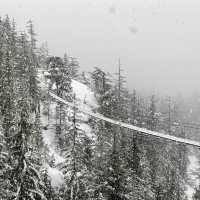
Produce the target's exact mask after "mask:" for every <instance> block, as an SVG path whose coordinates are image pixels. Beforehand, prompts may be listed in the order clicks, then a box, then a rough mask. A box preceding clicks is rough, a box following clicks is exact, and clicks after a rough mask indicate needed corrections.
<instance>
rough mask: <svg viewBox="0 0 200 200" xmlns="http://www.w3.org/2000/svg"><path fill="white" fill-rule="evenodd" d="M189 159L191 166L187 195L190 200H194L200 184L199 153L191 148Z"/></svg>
mask: <svg viewBox="0 0 200 200" xmlns="http://www.w3.org/2000/svg"><path fill="white" fill-rule="evenodd" d="M188 159H189V165H188V169H187V173H188V178H189V183H188V185H187V190H186V194H187V197H188V200H192V196H193V194H194V191H195V187H197V186H198V184H199V181H198V171H199V167H200V166H199V159H198V152H197V151H196V150H195V149H193V148H190V150H189V156H188Z"/></svg>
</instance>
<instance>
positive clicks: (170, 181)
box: [0, 16, 200, 200]
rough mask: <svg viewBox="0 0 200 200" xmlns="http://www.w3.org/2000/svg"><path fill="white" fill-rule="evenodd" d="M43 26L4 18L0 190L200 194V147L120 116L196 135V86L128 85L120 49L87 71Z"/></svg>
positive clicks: (126, 198) (165, 198)
mask: <svg viewBox="0 0 200 200" xmlns="http://www.w3.org/2000/svg"><path fill="white" fill-rule="evenodd" d="M39 34H40V33H37V32H36V30H35V26H34V23H33V22H32V21H31V20H30V21H28V22H27V24H26V30H24V31H23V32H21V31H18V29H17V24H16V22H15V21H14V20H13V19H12V18H11V17H9V16H2V17H1V18H0V200H200V176H199V175H200V174H199V173H200V165H199V158H200V157H199V156H200V151H199V147H195V146H192V145H188V144H185V143H184V142H182V143H181V142H176V141H172V140H168V139H166V138H162V136H161V137H156V136H152V135H150V134H148V133H142V132H140V131H137V129H136V130H133V129H131V128H130V129H128V128H124V127H122V126H120V122H122V123H126V124H129V125H133V127H139V128H143V129H145V130H149V131H153V132H155V133H160V134H163V135H171V136H175V137H177V138H183V139H184V138H185V139H190V140H192V141H195V142H198V141H200V136H199V134H198V132H199V129H200V124H198V120H199V119H200V118H199V116H200V109H199V108H200V107H199V97H200V95H197V94H196V95H193V96H192V97H182V96H181V95H174V96H173V95H171V96H167V97H166V96H164V95H163V96H162V95H157V94H155V93H153V92H152V93H151V94H146V93H142V92H141V91H137V89H135V88H134V87H132V88H131V89H130V88H129V87H127V84H126V81H127V80H126V77H125V71H124V69H123V59H116V65H115V66H113V68H112V69H113V73H110V72H107V71H105V70H104V69H103V68H101V66H94V67H93V70H91V71H85V70H83V69H82V67H81V63H79V60H78V59H77V58H76V55H68V54H67V53H65V52H63V56H57V55H52V54H50V53H49V49H48V47H47V45H40V42H41V41H38V38H37V36H38V35H39ZM57 37H59V36H57ZM117 56H118V57H120V55H117ZM141 84H142V83H141ZM50 94H54V95H55V96H56V97H58V98H54V97H52V95H50ZM59 98H60V99H61V100H59ZM64 101H65V102H67V103H63V102H64ZM197 107H198V108H197ZM88 113H89V114H88ZM90 113H91V114H90ZM93 115H97V116H103V117H105V118H106V119H107V118H109V119H112V120H116V121H118V122H119V125H116V124H113V123H110V122H108V121H106V120H103V119H100V118H97V117H94V116H93Z"/></svg>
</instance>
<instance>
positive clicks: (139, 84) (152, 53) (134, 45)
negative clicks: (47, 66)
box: [0, 0, 200, 95]
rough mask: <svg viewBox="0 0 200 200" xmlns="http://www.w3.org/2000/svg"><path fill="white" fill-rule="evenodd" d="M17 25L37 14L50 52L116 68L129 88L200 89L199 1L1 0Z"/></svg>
mask: <svg viewBox="0 0 200 200" xmlns="http://www.w3.org/2000/svg"><path fill="white" fill-rule="evenodd" d="M0 3H1V4H0V13H1V16H3V15H6V14H8V15H9V16H10V17H13V18H15V20H16V22H17V24H18V29H19V30H24V29H25V27H24V24H25V23H26V22H27V21H28V20H29V19H32V20H33V22H34V24H35V30H36V32H37V33H39V34H38V36H37V39H38V41H40V42H45V41H47V42H48V47H49V50H50V54H53V55H58V56H63V54H64V52H66V53H67V54H68V55H71V56H74V57H76V58H78V60H79V63H80V66H81V70H86V71H89V70H91V69H92V68H93V67H102V68H103V69H104V70H106V71H109V72H112V73H114V72H117V67H118V58H119V57H120V59H121V63H122V68H123V69H124V70H125V74H124V75H125V76H126V77H127V84H128V87H129V88H130V89H134V88H136V89H137V90H143V91H151V92H152V91H153V92H158V93H162V94H168V95H169V94H174V93H177V92H179V93H180V92H181V93H182V94H188V93H190V94H191V93H194V92H198V91H199V85H200V78H199V75H200V67H199V66H200V56H199V52H200V39H199V37H200V20H199V19H200V12H199V8H200V2H199V1H198V0H182V1H180V0H57V1H55V0H42V1H41V0H34V1H31V0H15V1H13V0H1V1H0Z"/></svg>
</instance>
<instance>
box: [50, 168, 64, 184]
mask: <svg viewBox="0 0 200 200" xmlns="http://www.w3.org/2000/svg"><path fill="white" fill-rule="evenodd" d="M47 171H48V174H49V176H50V178H51V184H52V186H53V187H59V186H61V185H62V184H64V177H63V174H62V172H60V171H59V170H58V169H57V168H52V167H50V166H47Z"/></svg>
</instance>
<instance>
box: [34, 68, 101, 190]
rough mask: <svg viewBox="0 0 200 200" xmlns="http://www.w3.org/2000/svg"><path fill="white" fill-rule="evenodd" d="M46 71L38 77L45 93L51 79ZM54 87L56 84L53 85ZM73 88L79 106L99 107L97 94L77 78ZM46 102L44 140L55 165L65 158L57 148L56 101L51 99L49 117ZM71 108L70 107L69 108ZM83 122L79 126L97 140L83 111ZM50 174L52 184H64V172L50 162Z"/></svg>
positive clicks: (42, 121)
mask: <svg viewBox="0 0 200 200" xmlns="http://www.w3.org/2000/svg"><path fill="white" fill-rule="evenodd" d="M45 73H47V72H45V71H42V70H41V71H39V74H38V79H39V81H40V87H41V90H42V91H43V92H44V94H45V93H47V86H48V82H49V80H47V79H46V78H45ZM53 87H54V86H53ZM72 89H73V93H74V94H75V96H76V103H77V104H78V106H83V105H84V108H85V109H87V110H88V111H92V110H93V109H94V108H97V106H98V105H97V101H96V99H95V96H94V94H93V92H92V91H91V90H90V88H89V87H88V86H86V85H84V84H82V83H80V82H78V81H76V80H72ZM44 104H45V103H44V102H42V103H41V110H42V112H41V124H42V126H43V127H45V129H43V134H42V135H43V141H44V144H46V146H47V149H48V154H49V155H48V156H49V157H51V158H54V163H55V166H56V165H58V164H60V163H62V162H63V161H64V158H63V157H62V155H61V154H60V151H59V149H58V148H57V142H56V135H55V132H56V130H55V124H56V120H55V119H56V102H55V101H51V102H50V104H49V118H48V116H47V115H46V114H45V108H44V107H45V105H44ZM69 109H70V108H69ZM80 117H81V121H82V123H80V124H79V128H80V129H82V130H83V131H84V133H85V134H86V136H87V137H88V138H90V139H91V140H95V139H96V137H95V135H94V134H93V132H92V129H91V128H90V126H89V125H88V124H87V122H88V119H89V117H88V116H87V115H85V114H83V113H81V114H80ZM45 165H46V168H47V171H48V174H49V176H50V177H51V182H52V186H54V187H59V186H60V185H62V183H63V181H64V179H63V175H62V172H61V171H59V169H58V168H56V167H51V166H49V165H48V164H45Z"/></svg>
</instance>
